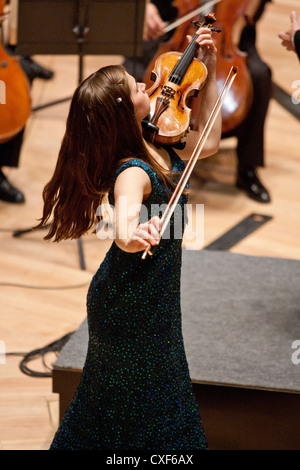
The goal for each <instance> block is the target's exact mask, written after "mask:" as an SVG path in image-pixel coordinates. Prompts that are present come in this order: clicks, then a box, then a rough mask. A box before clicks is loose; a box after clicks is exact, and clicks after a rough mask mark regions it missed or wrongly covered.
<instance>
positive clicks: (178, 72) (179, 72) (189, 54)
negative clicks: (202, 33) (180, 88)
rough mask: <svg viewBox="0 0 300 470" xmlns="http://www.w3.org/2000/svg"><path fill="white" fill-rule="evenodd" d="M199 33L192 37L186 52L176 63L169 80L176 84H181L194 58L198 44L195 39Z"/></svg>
mask: <svg viewBox="0 0 300 470" xmlns="http://www.w3.org/2000/svg"><path fill="white" fill-rule="evenodd" d="M197 37H198V35H197V34H195V35H194V37H193V38H192V40H191V42H190V43H189V45H188V46H187V48H186V50H185V52H184V53H183V55H182V56H181V58H180V59H179V60H178V62H177V64H176V65H175V67H174V69H173V70H172V72H171V74H170V76H169V80H170V82H172V83H175V84H176V85H180V83H181V81H182V79H183V77H184V75H185V73H186V71H187V69H188V67H189V65H190V63H191V59H192V58H193V56H194V54H195V52H196V50H197V48H198V45H197V44H196V42H195V40H196V39H197Z"/></svg>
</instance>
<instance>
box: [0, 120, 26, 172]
mask: <svg viewBox="0 0 300 470" xmlns="http://www.w3.org/2000/svg"><path fill="white" fill-rule="evenodd" d="M24 130H25V129H23V130H22V131H21V132H19V133H18V134H17V135H16V136H15V137H13V138H12V139H10V140H9V141H8V142H5V143H4V144H1V145H0V168H1V167H2V166H9V167H15V168H17V167H18V166H19V160H20V153H21V147H22V143H23V135H24Z"/></svg>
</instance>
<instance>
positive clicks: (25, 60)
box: [20, 57, 54, 82]
mask: <svg viewBox="0 0 300 470" xmlns="http://www.w3.org/2000/svg"><path fill="white" fill-rule="evenodd" d="M20 65H21V67H22V69H23V70H24V72H25V73H26V75H27V77H28V78H29V80H30V81H31V82H32V80H34V79H35V78H42V79H43V80H50V79H51V78H53V76H54V73H53V72H52V70H48V69H46V68H45V67H42V66H41V65H39V64H38V63H37V62H35V61H34V60H33V59H31V57H21V59H20Z"/></svg>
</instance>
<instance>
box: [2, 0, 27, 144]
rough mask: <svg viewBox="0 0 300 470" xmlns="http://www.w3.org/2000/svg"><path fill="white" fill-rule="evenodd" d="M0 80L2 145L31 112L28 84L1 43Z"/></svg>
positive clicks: (24, 122)
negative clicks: (2, 89) (0, 88)
mask: <svg viewBox="0 0 300 470" xmlns="http://www.w3.org/2000/svg"><path fill="white" fill-rule="evenodd" d="M1 6H2V7H3V6H4V2H2V4H0V7H1ZM1 14H2V11H0V15H1ZM0 80H1V81H2V82H3V83H4V85H5V104H2V105H0V106H1V112H0V143H4V142H6V141H8V140H10V139H11V138H13V137H14V136H15V135H16V134H18V132H20V131H21V130H22V129H23V128H24V126H25V124H26V121H27V119H28V117H29V115H30V112H31V98H30V86H29V82H28V79H27V77H26V75H25V73H24V72H23V70H22V68H21V66H20V64H19V61H18V59H17V58H15V57H12V56H10V55H9V54H7V53H6V51H5V49H4V48H3V46H2V44H1V42H0Z"/></svg>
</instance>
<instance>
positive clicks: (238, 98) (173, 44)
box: [144, 0, 257, 133]
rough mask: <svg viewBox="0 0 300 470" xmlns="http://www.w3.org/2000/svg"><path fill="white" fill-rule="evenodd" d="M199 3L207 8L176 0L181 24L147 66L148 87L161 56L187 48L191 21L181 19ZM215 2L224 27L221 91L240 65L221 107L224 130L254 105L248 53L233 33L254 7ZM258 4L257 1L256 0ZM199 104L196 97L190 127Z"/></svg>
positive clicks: (241, 1)
mask: <svg viewBox="0 0 300 470" xmlns="http://www.w3.org/2000/svg"><path fill="white" fill-rule="evenodd" d="M199 3H200V5H201V4H203V8H201V9H202V11H204V10H205V7H206V5H205V4H204V3H203V2H199V0H177V1H176V2H175V5H176V7H177V9H178V17H179V20H178V21H176V22H175V23H174V24H178V23H179V26H178V27H177V28H176V30H175V33H174V34H173V36H172V37H171V39H170V40H169V41H167V42H166V43H162V44H161V47H160V48H159V49H158V51H157V54H156V55H155V57H154V58H153V60H152V61H151V63H150V64H149V65H148V67H147V70H146V72H145V76H144V82H145V83H146V86H147V87H149V86H150V81H149V78H150V77H152V76H153V75H152V70H153V69H154V67H155V65H154V64H155V62H156V60H157V59H158V57H159V56H160V55H161V54H162V53H165V52H167V51H170V50H172V51H173V50H174V51H179V52H180V51H182V50H184V47H185V46H186V36H187V35H191V23H190V21H184V22H183V23H182V24H180V18H181V17H183V19H184V18H185V17H186V16H187V14H188V15H189V16H190V17H191V15H192V14H193V11H195V12H196V11H199V10H201V9H200V8H199ZM210 3H212V2H210ZM214 3H215V6H214V13H215V15H216V18H217V22H216V24H215V26H216V28H219V29H221V30H222V33H221V34H220V35H217V37H216V47H217V50H218V52H217V70H216V73H217V86H218V91H220V90H221V89H222V86H223V84H224V81H225V77H226V76H227V75H228V72H229V70H230V68H231V67H233V66H234V67H237V68H238V74H237V78H236V80H235V83H234V84H233V86H232V87H231V90H230V93H229V94H228V96H227V98H226V100H225V101H224V103H223V107H222V132H223V133H225V132H229V131H231V130H233V129H234V128H236V127H237V126H238V125H239V124H240V123H241V122H242V121H243V120H244V119H245V117H246V116H247V114H248V112H249V110H250V107H251V104H252V98H253V88H252V81H251V77H250V74H249V72H248V67H247V54H246V53H245V52H242V51H240V50H239V49H238V46H237V44H235V41H234V34H236V35H237V33H238V31H237V29H238V27H244V24H243V26H241V23H240V19H243V18H246V17H250V16H251V14H249V12H248V10H249V7H250V8H251V9H253V0H221V1H220V0H216V1H215V2H214ZM255 4H257V0H256V1H255ZM255 6H256V5H255ZM194 18H195V19H198V13H197V14H195V17H194ZM197 103H198V102H197V100H193V105H192V108H193V111H192V115H191V128H192V127H193V120H194V116H196V114H197Z"/></svg>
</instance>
